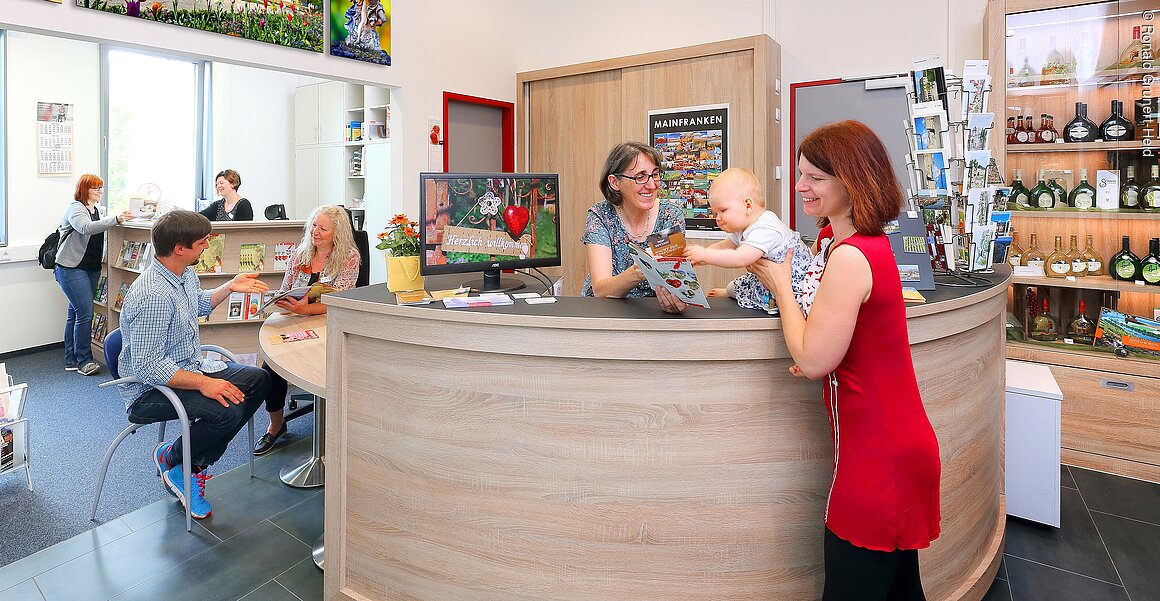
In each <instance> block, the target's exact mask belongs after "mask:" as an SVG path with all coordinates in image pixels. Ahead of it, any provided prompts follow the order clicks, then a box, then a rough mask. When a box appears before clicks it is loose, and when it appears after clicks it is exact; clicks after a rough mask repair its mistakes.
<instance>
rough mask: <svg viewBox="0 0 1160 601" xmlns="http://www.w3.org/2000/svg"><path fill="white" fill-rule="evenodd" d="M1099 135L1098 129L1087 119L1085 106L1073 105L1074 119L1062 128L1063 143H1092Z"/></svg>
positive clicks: (1081, 104) (1079, 103) (1080, 104)
mask: <svg viewBox="0 0 1160 601" xmlns="http://www.w3.org/2000/svg"><path fill="white" fill-rule="evenodd" d="M1099 135H1100V128H1099V127H1096V124H1095V122H1094V121H1092V120H1091V119H1088V117H1087V105H1086V104H1084V103H1082V102H1077V103H1075V118H1074V119H1072V120H1071V121H1068V122H1067V127H1065V128H1063V140H1064V141H1065V142H1093V141H1095V139H1096V137H1097V136H1099Z"/></svg>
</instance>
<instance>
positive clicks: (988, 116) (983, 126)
mask: <svg viewBox="0 0 1160 601" xmlns="http://www.w3.org/2000/svg"><path fill="white" fill-rule="evenodd" d="M994 126H995V113H971V114H970V115H968V116H967V133H966V136H964V138H965V139H966V143H967V152H970V151H972V150H986V149H987V142H988V141H989V139H990V137H991V129H992V128H993V127H994Z"/></svg>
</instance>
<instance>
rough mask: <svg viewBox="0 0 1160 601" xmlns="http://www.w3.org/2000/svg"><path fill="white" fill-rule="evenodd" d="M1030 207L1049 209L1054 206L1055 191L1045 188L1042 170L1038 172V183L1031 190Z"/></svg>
mask: <svg viewBox="0 0 1160 601" xmlns="http://www.w3.org/2000/svg"><path fill="white" fill-rule="evenodd" d="M1031 206H1033V207H1035V208H1037V209H1050V208H1052V207H1054V206H1055V191H1054V190H1052V189H1051V188H1049V187H1047V183H1046V182H1044V181H1043V170H1042V169H1040V170H1039V183H1038V184H1035V187H1034V188H1032V189H1031Z"/></svg>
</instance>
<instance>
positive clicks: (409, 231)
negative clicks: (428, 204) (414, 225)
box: [403, 225, 418, 238]
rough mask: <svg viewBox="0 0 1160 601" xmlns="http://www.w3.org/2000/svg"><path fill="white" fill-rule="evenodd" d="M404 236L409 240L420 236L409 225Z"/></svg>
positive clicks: (404, 230) (404, 229)
mask: <svg viewBox="0 0 1160 601" xmlns="http://www.w3.org/2000/svg"><path fill="white" fill-rule="evenodd" d="M403 235H404V236H406V237H408V238H414V237H416V236H418V234H416V233H415V230H413V229H411V226H409V225H408V226H407V227H405V228H403Z"/></svg>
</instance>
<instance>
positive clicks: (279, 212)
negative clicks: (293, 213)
mask: <svg viewBox="0 0 1160 601" xmlns="http://www.w3.org/2000/svg"><path fill="white" fill-rule="evenodd" d="M266 219H269V220H270V221H276V220H279V219H289V217H287V216H286V205H282V204H278V205H270V206H268V207H266Z"/></svg>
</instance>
